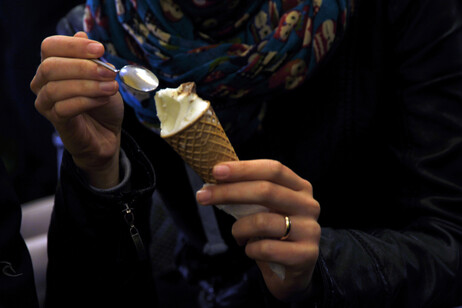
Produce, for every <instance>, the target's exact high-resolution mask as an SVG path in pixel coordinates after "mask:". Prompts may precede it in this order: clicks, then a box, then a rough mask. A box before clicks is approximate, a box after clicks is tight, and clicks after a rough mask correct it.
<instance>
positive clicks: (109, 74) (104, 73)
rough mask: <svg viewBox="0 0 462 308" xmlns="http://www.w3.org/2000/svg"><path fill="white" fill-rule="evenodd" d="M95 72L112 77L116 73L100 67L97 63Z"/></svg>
mask: <svg viewBox="0 0 462 308" xmlns="http://www.w3.org/2000/svg"><path fill="white" fill-rule="evenodd" d="M97 72H98V75H99V76H101V77H105V78H113V77H115V75H116V73H114V72H113V71H110V70H108V69H107V68H104V67H102V66H101V65H98V68H97Z"/></svg>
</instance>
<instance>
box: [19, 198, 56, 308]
mask: <svg viewBox="0 0 462 308" xmlns="http://www.w3.org/2000/svg"><path fill="white" fill-rule="evenodd" d="M53 204H54V196H49V197H45V198H42V199H38V200H34V201H32V202H28V203H25V204H23V205H22V223H21V234H22V236H23V237H24V240H25V241H26V245H27V248H28V249H29V253H30V255H31V258H32V266H33V268H34V278H35V285H36V288H37V296H38V299H39V303H40V305H41V306H43V301H44V299H45V288H46V269H47V263H48V255H47V234H48V226H49V224H50V218H51V212H52V209H53Z"/></svg>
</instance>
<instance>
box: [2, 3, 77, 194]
mask: <svg viewBox="0 0 462 308" xmlns="http://www.w3.org/2000/svg"><path fill="white" fill-rule="evenodd" d="M84 2H85V1H82V0H78V1H77V0H64V1H63V0H0V35H1V36H0V37H1V43H0V81H1V82H0V98H1V102H0V157H1V158H2V159H3V162H4V164H5V166H6V168H7V170H8V172H9V174H10V176H11V178H12V182H13V184H14V187H15V189H16V192H17V194H18V196H19V199H20V202H21V203H24V202H27V201H31V200H34V199H37V198H41V197H44V196H48V195H51V194H53V193H54V191H55V187H56V182H57V159H56V148H55V146H54V145H53V138H52V137H53V132H54V130H53V127H52V125H51V124H49V123H48V122H47V120H46V119H45V118H43V117H42V116H41V115H40V114H39V113H38V112H37V111H36V110H35V108H34V100H35V95H34V94H33V93H32V91H31V90H30V87H29V84H30V81H31V80H32V78H33V76H34V74H35V71H36V69H37V67H38V65H39V64H40V45H41V42H42V41H43V39H44V38H45V37H47V36H50V35H54V34H55V33H56V25H57V23H58V21H59V20H60V19H61V18H62V17H63V16H64V15H66V13H67V12H68V11H69V10H70V9H71V8H73V7H74V6H75V5H77V4H80V3H84Z"/></svg>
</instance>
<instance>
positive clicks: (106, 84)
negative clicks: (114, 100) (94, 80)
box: [99, 81, 117, 92]
mask: <svg viewBox="0 0 462 308" xmlns="http://www.w3.org/2000/svg"><path fill="white" fill-rule="evenodd" d="M116 86H117V85H116V82H115V81H103V82H100V83H99V88H100V89H101V90H102V91H107V92H110V91H114V90H115V88H116Z"/></svg>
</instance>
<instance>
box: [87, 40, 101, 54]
mask: <svg viewBox="0 0 462 308" xmlns="http://www.w3.org/2000/svg"><path fill="white" fill-rule="evenodd" d="M103 49H104V47H103V45H102V44H101V43H90V44H88V46H87V51H88V53H89V54H90V55H100V54H101V53H102V52H103Z"/></svg>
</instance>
